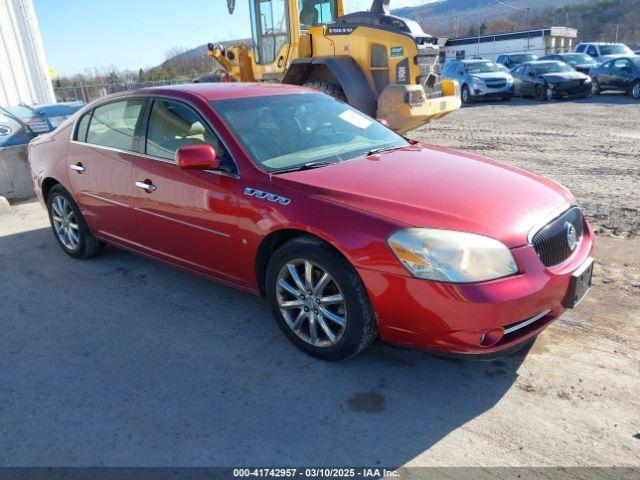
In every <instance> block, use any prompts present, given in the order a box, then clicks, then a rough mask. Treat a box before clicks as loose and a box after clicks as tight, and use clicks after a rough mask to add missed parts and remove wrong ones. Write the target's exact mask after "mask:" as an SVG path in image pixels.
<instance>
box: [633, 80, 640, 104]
mask: <svg viewBox="0 0 640 480" xmlns="http://www.w3.org/2000/svg"><path fill="white" fill-rule="evenodd" d="M631 96H632V97H633V98H635V99H636V100H640V81H637V82H636V83H634V84H633V86H632V87H631Z"/></svg>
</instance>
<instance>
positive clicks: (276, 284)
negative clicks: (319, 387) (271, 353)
mask: <svg viewBox="0 0 640 480" xmlns="http://www.w3.org/2000/svg"><path fill="white" fill-rule="evenodd" d="M308 265H310V266H311V267H310V270H309V272H310V275H309V276H310V277H311V287H309V283H308V281H307V280H306V278H307V266H308ZM291 266H292V267H293V269H294V270H295V271H296V274H297V276H298V280H299V284H300V285H301V286H302V287H304V291H303V290H302V289H301V288H300V287H299V286H298V282H296V280H295V278H294V276H293V275H292V274H291V269H290V267H291ZM324 274H327V275H328V277H329V278H330V280H328V281H327V282H325V283H324V286H321V284H322V283H323V282H321V281H320V279H321V278H324V277H325V275H324ZM265 281H266V293H267V299H268V300H269V303H270V305H271V310H272V313H273V315H274V317H275V319H276V322H277V323H278V326H279V327H280V329H281V330H282V331H283V333H284V334H285V336H286V337H287V338H288V339H289V340H290V341H291V343H293V344H294V345H295V346H297V347H298V348H299V349H300V350H302V351H303V352H305V353H307V354H309V355H311V356H314V357H316V358H320V359H322V360H327V361H339V360H344V359H347V358H349V357H352V356H354V355H356V354H358V353H360V352H361V351H362V350H364V349H365V348H366V347H367V345H369V344H370V343H371V342H373V340H375V338H376V337H377V335H378V330H377V326H376V319H375V315H374V313H373V309H372V308H371V304H370V302H369V297H368V295H367V292H366V289H365V287H364V284H363V283H362V280H361V279H360V277H359V276H358V274H357V273H356V271H355V269H354V268H353V267H352V266H351V265H350V264H349V263H348V262H347V261H346V260H345V259H344V258H343V257H342V256H340V255H339V254H338V253H336V252H335V251H334V250H333V249H332V248H331V247H330V246H328V245H327V244H325V243H324V242H322V241H320V240H319V239H316V238H313V237H300V238H296V239H293V240H290V241H289V242H287V243H285V244H284V245H282V246H281V247H280V248H279V249H278V250H277V251H276V252H275V253H274V254H273V256H272V257H271V260H270V261H269V265H268V267H267V273H266V276H265ZM282 282H284V284H283V283H282ZM292 287H293V290H292ZM320 288H322V290H320ZM315 289H318V290H317V291H314V290H315ZM310 292H311V294H309V293H310ZM321 299H325V301H326V303H323V302H322V300H321ZM340 300H342V301H340ZM285 305H286V308H285V307H284V306H285ZM294 305H295V306H294ZM285 317H286V318H285ZM335 319H340V320H342V321H343V324H342V325H341V324H340V323H338V322H336V321H335ZM322 323H324V326H323V325H322ZM296 324H297V328H296ZM312 325H314V327H312ZM325 327H327V328H328V329H329V331H330V332H331V335H332V336H333V338H331V337H330V336H329V335H328V334H327V333H326V332H327V329H326V328H325ZM312 331H315V332H316V335H315V338H314V335H313V334H312Z"/></svg>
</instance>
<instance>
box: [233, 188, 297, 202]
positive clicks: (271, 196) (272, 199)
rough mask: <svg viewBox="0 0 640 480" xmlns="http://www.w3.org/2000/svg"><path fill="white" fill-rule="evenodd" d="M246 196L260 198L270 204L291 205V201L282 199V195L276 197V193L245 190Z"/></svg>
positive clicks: (251, 189)
mask: <svg viewBox="0 0 640 480" xmlns="http://www.w3.org/2000/svg"><path fill="white" fill-rule="evenodd" d="M244 194H245V195H248V196H250V197H256V198H259V199H261V200H268V201H270V202H274V203H279V204H280V205H289V204H290V203H291V200H290V199H288V198H285V197H281V196H280V195H276V194H274V193H269V192H263V191H261V190H256V189H255V188H245V189H244Z"/></svg>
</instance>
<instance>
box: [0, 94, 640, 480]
mask: <svg viewBox="0 0 640 480" xmlns="http://www.w3.org/2000/svg"><path fill="white" fill-rule="evenodd" d="M607 102H608V103H607ZM639 110H640V105H628V104H626V100H625V99H624V98H619V97H611V98H608V97H607V98H605V99H602V102H595V101H587V102H586V103H583V102H580V103H578V104H573V103H552V104H549V105H536V104H534V103H530V102H514V103H513V104H511V105H483V106H474V107H472V108H466V109H464V110H462V111H460V112H457V113H455V114H453V115H450V116H449V117H447V118H446V119H443V120H442V121H440V122H437V123H434V124H433V126H430V127H429V128H428V129H425V130H423V131H421V132H417V134H416V135H414V136H419V137H420V138H421V139H423V140H424V139H428V140H429V141H431V142H433V143H441V144H447V145H452V146H454V147H460V148H464V149H468V150H473V151H479V152H482V153H484V154H487V155H489V156H492V157H496V158H498V159H501V160H504V161H509V162H510V163H515V164H516V165H519V166H522V167H525V168H529V169H531V170H534V171H537V172H539V173H542V174H545V175H548V176H550V177H552V178H555V179H556V180H559V181H561V182H562V183H564V184H567V185H569V186H570V187H572V190H573V191H574V193H575V194H576V195H577V197H578V199H579V201H580V203H581V204H582V205H584V206H585V207H586V208H587V211H588V212H589V213H590V215H591V217H592V218H594V219H596V220H597V222H599V223H602V224H606V225H608V227H610V230H611V231H615V232H618V233H628V232H631V231H634V229H635V230H636V231H637V226H638V225H637V222H638V219H637V211H636V214H635V215H636V216H635V217H634V216H633V215H632V213H633V212H632V211H627V210H624V208H627V209H636V210H637V209H638V206H639V204H638V196H637V193H636V191H635V190H634V185H633V178H632V177H633V176H635V178H636V180H637V176H638V165H637V164H636V163H634V162H637V158H634V153H632V152H635V156H636V157H637V156H638V149H637V147H636V145H635V144H637V143H638V142H637V141H635V142H634V141H633V135H634V134H635V135H637V126H638V125H639V124H640V123H638V111H639ZM572 112H574V113H572ZM634 115H635V117H633V116H634ZM585 117H589V119H594V120H593V122H594V123H595V122H596V121H597V120H596V119H600V122H601V123H602V124H606V125H607V126H606V128H598V126H597V125H595V124H592V123H588V124H587V125H586V126H582V127H580V128H579V129H578V130H577V131H578V132H579V133H575V130H572V129H571V127H570V126H571V125H575V124H580V125H582V123H580V122H582V121H584V118H585ZM623 117H626V118H627V120H624V118H623ZM629 117H633V118H629ZM580 119H581V120H580ZM527 132H529V133H527ZM636 140H637V137H636ZM560 152H562V153H561V154H560ZM614 152H629V153H628V154H626V153H625V154H624V155H622V154H620V153H614ZM605 157H606V159H607V160H606V162H602V160H601V159H602V158H605ZM599 163H607V165H606V166H599ZM625 172H626V173H625ZM625 212H626V213H625ZM595 256H596V260H597V263H596V270H595V273H594V276H595V277H594V288H593V289H592V290H591V292H590V293H589V295H588V296H587V297H586V298H585V299H584V301H583V302H582V303H581V304H580V305H579V306H578V308H577V309H575V310H573V311H569V312H567V313H566V314H565V315H564V316H563V317H561V318H560V319H559V320H558V321H556V322H555V323H554V324H553V325H551V326H550V327H549V328H548V329H547V330H545V332H543V333H542V334H541V335H540V336H539V337H538V339H537V340H536V342H535V343H534V344H533V346H532V347H531V348H530V349H529V350H527V351H523V352H520V353H519V354H517V355H514V356H511V357H508V358H504V359H499V360H495V361H491V362H453V361H446V360H442V359H438V358H434V357H431V356H429V355H427V354H425V353H424V352H420V351H408V350H400V349H396V348H391V347H389V346H387V345H384V344H380V343H378V344H375V345H373V346H372V347H370V348H369V349H367V350H366V351H365V352H363V353H362V354H361V355H359V356H358V357H356V358H354V359H351V360H349V361H346V362H342V363H338V364H329V363H324V362H320V361H316V360H314V359H312V358H310V357H307V356H306V355H304V354H302V353H301V352H299V351H298V350H297V349H295V348H294V347H293V346H291V345H290V344H289V343H288V342H287V340H286V339H285V338H284V337H283V335H282V334H281V333H280V331H279V330H278V328H277V326H276V325H275V322H274V321H273V319H272V318H271V315H270V313H269V311H268V308H267V305H266V303H265V302H264V301H263V300H261V299H259V298H256V297H253V296H250V295H248V294H246V293H243V292H240V291H237V290H234V289H231V288H227V287H224V286H221V285H218V284H215V283H212V282H209V281H206V280H203V279H200V278H197V277H194V276H192V275H189V274H187V273H185V272H182V271H179V270H176V269H173V268H170V267H167V266H164V265H162V264H159V263H156V262H152V261H148V260H146V259H144V258H141V257H139V256H136V255H132V254H129V253H127V252H124V251H121V250H117V249H115V248H109V249H108V250H107V251H106V252H105V254H103V255H101V256H99V257H96V258H95V259H92V260H89V261H75V260H72V259H70V258H69V257H67V256H66V255H65V254H64V253H63V252H62V251H61V250H60V248H59V247H58V246H57V245H56V243H55V240H54V239H53V236H52V234H51V231H50V229H49V226H48V221H47V218H46V214H45V212H44V210H43V209H42V208H41V207H40V205H39V204H37V203H35V202H29V203H24V204H19V205H16V206H14V207H13V212H12V213H10V214H5V215H0V331H1V332H2V334H1V335H0V466H5V465H11V466H32V465H35V466H83V465H106V466H227V467H233V466H238V465H247V464H252V465H260V466H301V465H314V466H349V465H351V466H376V467H380V466H387V467H399V466H402V465H408V466H482V467H491V466H613V465H615V466H636V467H640V417H639V416H638V412H640V382H638V378H639V375H640V351H639V350H638V344H639V343H640V238H638V237H637V236H635V235H633V236H628V235H627V238H622V237H616V236H611V235H609V234H608V232H604V231H603V232H601V234H600V236H599V237H598V239H597V247H596V253H595ZM587 474H588V472H587ZM585 478H587V477H585Z"/></svg>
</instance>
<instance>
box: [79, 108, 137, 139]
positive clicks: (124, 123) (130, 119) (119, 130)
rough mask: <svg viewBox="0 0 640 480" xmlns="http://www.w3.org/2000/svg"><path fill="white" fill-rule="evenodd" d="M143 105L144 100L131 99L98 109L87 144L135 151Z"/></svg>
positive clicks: (94, 114) (93, 118) (90, 125)
mask: <svg viewBox="0 0 640 480" xmlns="http://www.w3.org/2000/svg"><path fill="white" fill-rule="evenodd" d="M143 104H144V100H143V99H129V100H122V101H119V102H112V103H108V104H106V105H102V106H101V107H98V108H96V109H95V110H94V111H93V116H92V117H91V123H90V124H89V129H88V131H87V143H91V144H94V145H102V146H104V147H111V148H117V149H120V150H127V151H133V150H134V148H133V139H134V137H135V130H136V124H137V123H138V118H139V117H140V111H141V110H142V106H143ZM79 131H80V130H79Z"/></svg>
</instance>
